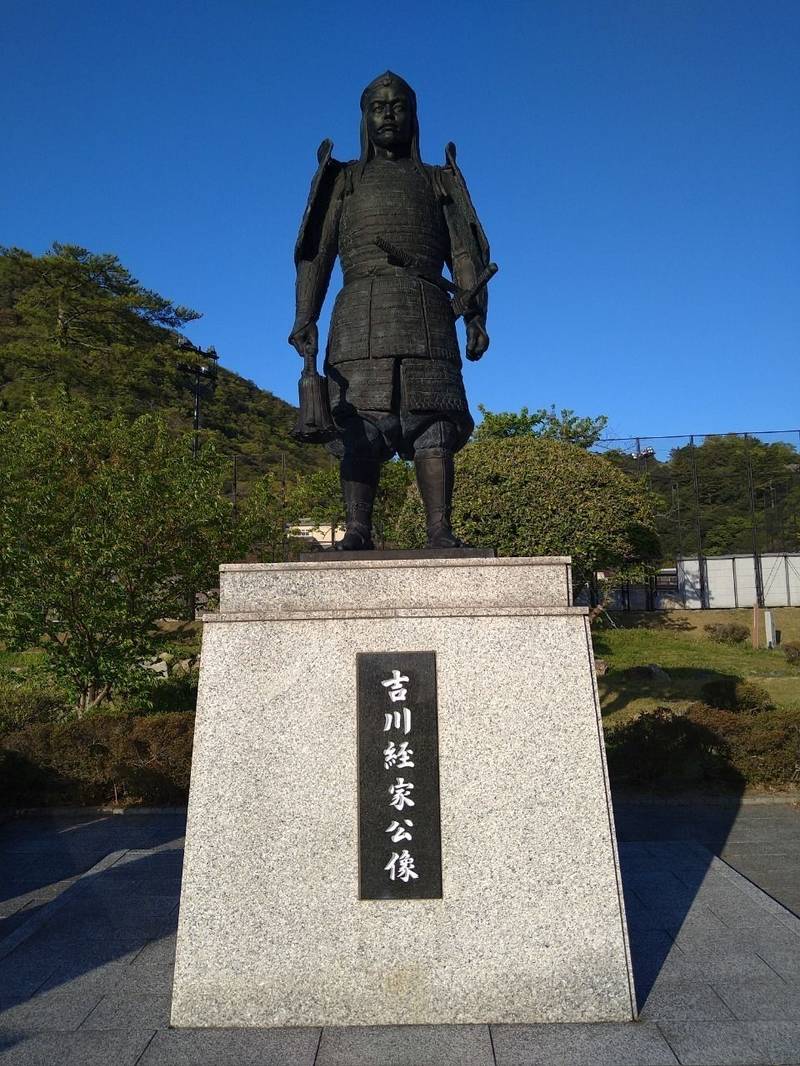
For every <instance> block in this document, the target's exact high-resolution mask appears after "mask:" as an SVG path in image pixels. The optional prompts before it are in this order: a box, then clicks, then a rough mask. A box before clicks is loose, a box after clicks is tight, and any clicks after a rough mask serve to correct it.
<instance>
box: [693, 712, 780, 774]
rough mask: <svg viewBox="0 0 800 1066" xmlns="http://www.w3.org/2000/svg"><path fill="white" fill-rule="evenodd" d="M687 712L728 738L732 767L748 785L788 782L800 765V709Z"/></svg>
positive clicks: (717, 733) (704, 726) (701, 724)
mask: <svg viewBox="0 0 800 1066" xmlns="http://www.w3.org/2000/svg"><path fill="white" fill-rule="evenodd" d="M687 714H688V715H689V717H690V718H691V720H692V721H693V722H694V723H695V724H696V725H698V726H700V727H701V728H703V729H706V730H708V731H709V732H711V733H714V734H715V735H716V736H719V737H721V738H724V741H725V745H726V758H727V760H728V764H729V766H730V767H731V768H732V769H733V770H734V771H735V772H736V773H737V774H739V775H740V776H741V778H742V780H743V781H744V782H745V783H746V784H748V785H778V786H780V785H787V784H789V783H790V782H791V780H792V776H793V774H794V771H795V769H796V768H797V766H798V764H800V711H796V710H784V709H783V708H780V709H777V710H776V709H772V710H768V711H760V712H757V713H754V714H748V715H741V714H736V713H735V712H731V711H725V710H719V709H718V708H716V707H706V706H705V705H703V704H701V703H698V704H693V705H692V706H691V707H689V709H688V711H687Z"/></svg>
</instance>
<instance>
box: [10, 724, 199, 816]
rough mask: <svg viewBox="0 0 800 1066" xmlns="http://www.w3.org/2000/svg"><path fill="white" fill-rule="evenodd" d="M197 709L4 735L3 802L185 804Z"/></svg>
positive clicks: (48, 726)
mask: <svg viewBox="0 0 800 1066" xmlns="http://www.w3.org/2000/svg"><path fill="white" fill-rule="evenodd" d="M193 735H194V715H193V714H161V715H156V714H153V715H147V716H144V717H132V716H127V715H117V716H112V715H95V716H92V717H88V718H83V719H81V720H80V721H70V722H64V723H59V724H43V725H31V726H28V727H27V728H25V729H23V730H20V731H19V732H16V733H11V734H9V735H8V736H5V737H2V738H0V752H2V753H3V755H4V763H3V767H2V769H3V774H2V777H0V805H9V806H47V805H50V804H84V803H85V804H97V803H107V802H112V801H117V802H121V803H125V804H136V803H145V804H152V803H183V802H185V800H186V796H187V792H188V787H189V773H190V769H191V758H192V740H193Z"/></svg>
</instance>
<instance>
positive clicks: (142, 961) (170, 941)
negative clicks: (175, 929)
mask: <svg viewBox="0 0 800 1066" xmlns="http://www.w3.org/2000/svg"><path fill="white" fill-rule="evenodd" d="M176 939H177V937H176V934H175V933H171V934H170V935H169V936H162V937H161V938H160V939H159V940H150V941H148V943H147V944H145V945H144V947H143V948H142V950H141V951H140V953H139V954H138V955H137V956H136V958H135V959H134V961H133V962H132V963H131V967H132V968H133V969H135V970H141V971H144V970H146V971H151V970H164V969H167V968H168V967H170V966H174V965H175V941H176Z"/></svg>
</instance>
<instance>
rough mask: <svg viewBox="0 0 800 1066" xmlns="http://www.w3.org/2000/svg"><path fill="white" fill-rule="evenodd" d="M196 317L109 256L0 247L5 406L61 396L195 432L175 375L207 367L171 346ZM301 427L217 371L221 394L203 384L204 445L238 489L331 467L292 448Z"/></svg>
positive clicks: (264, 395)
mask: <svg viewBox="0 0 800 1066" xmlns="http://www.w3.org/2000/svg"><path fill="white" fill-rule="evenodd" d="M199 317H200V315H199V314H198V313H197V312H196V311H193V310H191V309H190V308H187V307H182V306H180V305H176V304H174V303H172V302H171V301H170V300H168V299H166V298H165V297H162V296H160V295H158V293H155V292H153V291H151V290H149V289H146V288H144V287H143V286H142V285H140V283H139V282H138V281H137V280H136V278H134V277H133V276H132V275H131V274H130V272H129V271H128V270H127V269H126V268H125V267H124V266H122V264H121V263H120V262H119V260H118V259H117V257H116V256H114V255H95V254H93V253H91V252H88V251H87V250H86V249H84V248H79V247H77V246H75V245H59V244H54V245H53V246H52V248H50V249H48V251H47V252H45V253H44V254H43V255H41V256H34V255H31V254H30V253H29V252H25V251H22V250H21V249H18V248H0V406H2V408H3V409H4V410H7V411H11V412H14V411H17V410H19V409H20V408H21V407H23V406H25V405H27V404H30V403H31V402H33V401H38V402H39V403H45V404H46V403H47V400H48V397H51V396H53V395H54V394H55V393H56V392H57V391H63V390H66V391H67V392H68V393H70V394H76V395H81V396H83V397H84V398H86V399H87V400H89V402H90V403H91V404H92V406H93V407H95V408H96V410H97V412H98V415H99V416H100V417H102V416H104V415H106V414H109V413H110V412H112V411H122V412H123V413H124V414H125V415H126V416H127V417H130V418H131V419H133V418H136V417H137V416H138V415H141V414H144V413H146V412H148V413H152V412H160V413H161V414H162V415H163V416H164V417H165V419H166V420H167V422H168V424H169V425H170V426H172V427H174V429H175V431H176V432H181V431H184V432H185V431H188V430H191V428H192V419H193V411H194V392H193V388H194V381H193V378H192V376H191V375H189V374H187V373H185V372H184V371H182V370H181V369H180V365H179V364H181V363H189V364H203V363H204V364H205V365H207V366H210V365H211V361H210V360H208V359H204V358H203V357H202V356H198V355H197V354H196V353H194V352H191V351H188V352H187V351H182V350H180V349H179V347H178V341H179V340H180V333H179V331H180V330H181V329H182V328H183V327H184V326H185V325H186V324H187V323H188V322H191V321H193V320H194V319H197V318H199ZM296 417H297V409H296V408H295V407H292V405H291V404H288V403H285V402H284V401H283V400H280V399H278V397H277V396H273V395H272V393H270V392H267V391H266V390H264V389H260V388H259V387H258V386H257V385H255V384H254V383H253V382H252V381H248V380H246V379H245V378H243V377H240V376H239V375H238V374H235V373H234V372H233V371H231V370H226V369H225V368H224V367H220V368H219V370H218V375H217V380H216V387H214V388H212V387H211V386H210V382H209V381H208V380H204V382H203V389H202V396H201V426H202V438H207V437H212V438H213V439H214V440H215V442H216V444H217V447H218V448H219V449H220V451H222V452H223V453H224V454H226V455H230V456H231V460H233V456H238V457H239V459H238V477H239V483H240V485H242V486H243V487H244V488H245V490H246V487H247V483H248V482H250V481H252V480H253V479H254V478H255V477H257V476H258V475H260V474H263V473H267V472H269V471H272V472H275V473H280V472H281V471H282V470H283V469H284V467H285V469H286V471H287V473H290V474H291V473H293V472H309V471H312V470H316V469H323V468H325V467H328V466H329V465H330V463H331V460H330V458H329V457H328V455H327V453H326V452H325V451H324V450H323V449H322V448H321V447H315V446H310V445H303V444H299V443H298V442H297V441H295V440H294V439H293V437H292V436H291V430H292V426H293V425H294V422H295V420H296ZM202 438H201V439H202ZM231 467H233V462H231Z"/></svg>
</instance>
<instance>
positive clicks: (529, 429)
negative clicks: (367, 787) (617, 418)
mask: <svg viewBox="0 0 800 1066" xmlns="http://www.w3.org/2000/svg"><path fill="white" fill-rule="evenodd" d="M478 410H479V411H480V412H481V414H482V415H483V420H482V422H481V424H480V425H479V426H478V428H477V429H476V430H475V433H474V435H473V440H475V441H482V440H488V439H491V438H501V439H504V438H506V437H546V438H548V439H549V440H560V441H564V442H565V443H567V444H577V445H578V446H579V447H581V448H591V447H592V445H594V444H596V443H597V441H598V440H599V439H600V437H601V436H602V433H603V430H604V429H605V428H606V426H607V424H608V419H607V418H606V416H605V415H598V417H597V418H584V417H581V416H579V415H576V414H575V412H574V411H572V410H570V409H569V408H567V407H565V408H563V409H562V411H561V413H560V414H556V409H555V406H552V407H550V408H547V407H542V408H540V409H539V410H538V411H529V410H528V408H527V407H523V408H521V410H519V411H488V410H487V409H486V408H485V407H484V406H483V404H478Z"/></svg>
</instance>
